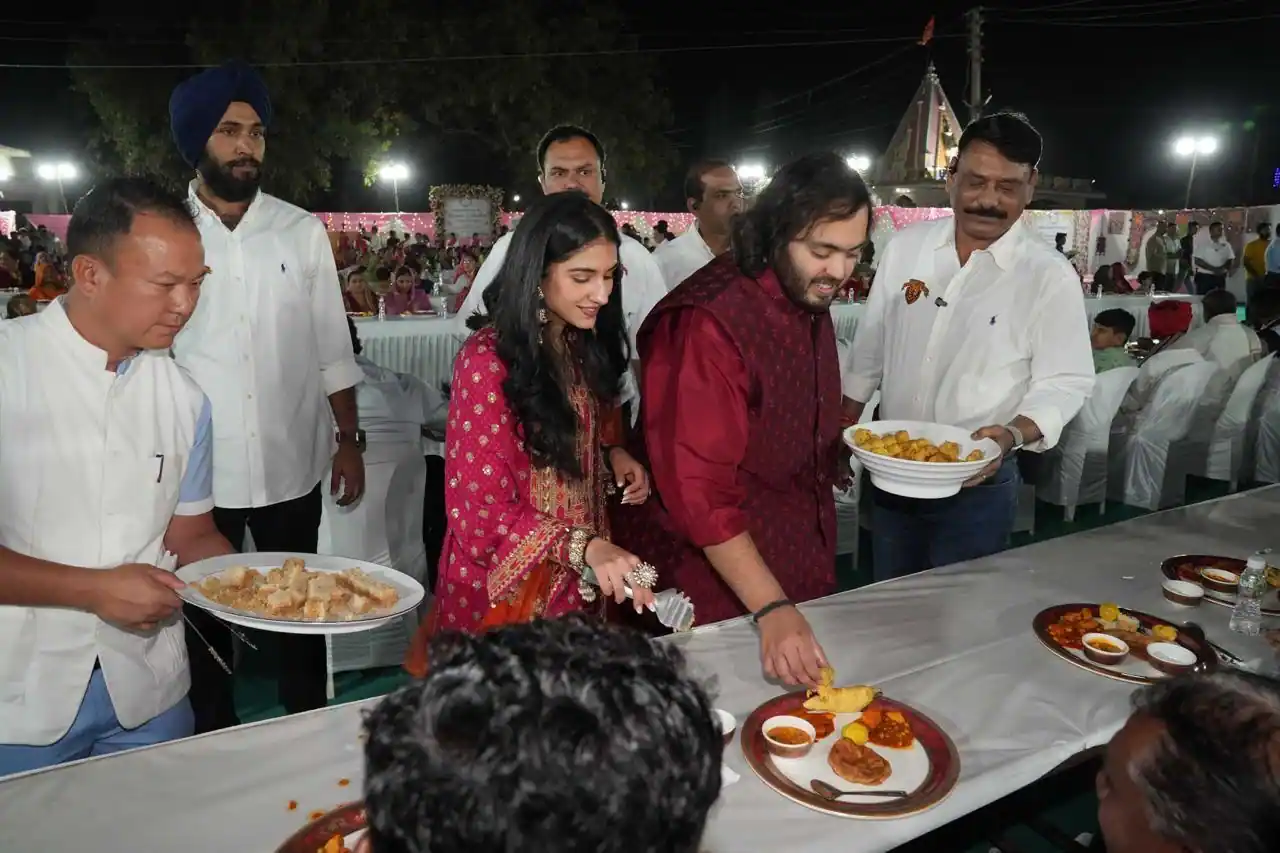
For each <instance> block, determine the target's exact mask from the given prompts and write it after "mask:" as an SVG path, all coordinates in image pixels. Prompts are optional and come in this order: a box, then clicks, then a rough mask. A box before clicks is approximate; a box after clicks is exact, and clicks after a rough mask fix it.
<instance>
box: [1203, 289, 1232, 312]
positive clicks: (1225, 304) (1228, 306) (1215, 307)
mask: <svg viewBox="0 0 1280 853" xmlns="http://www.w3.org/2000/svg"><path fill="white" fill-rule="evenodd" d="M1239 305H1240V301H1239V300H1238V299H1236V295H1235V294H1234V293H1232V292H1231V291H1230V290H1227V289H1226V288H1224V287H1215V288H1214V289H1213V290H1210V291H1209V292H1208V293H1206V294H1205V295H1204V300H1203V302H1202V307H1203V308H1204V318H1205V320H1212V319H1213V318H1214V317H1221V316H1224V315H1226V316H1230V317H1234V316H1235V314H1236V308H1238V307H1239Z"/></svg>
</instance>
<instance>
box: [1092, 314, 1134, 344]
mask: <svg viewBox="0 0 1280 853" xmlns="http://www.w3.org/2000/svg"><path fill="white" fill-rule="evenodd" d="M1135 325H1137V321H1136V320H1134V319H1133V315H1132V314H1130V313H1129V312H1128V311H1126V310H1124V309H1123V308H1108V309H1107V310H1106V311H1099V312H1098V316H1096V317H1094V318H1093V328H1092V329H1091V330H1090V332H1089V340H1090V342H1091V343H1092V344H1093V348H1094V349H1098V350H1101V349H1111V348H1113V347H1122V346H1124V345H1125V344H1126V343H1128V341H1129V336H1130V335H1132V334H1133V328H1134V326H1135Z"/></svg>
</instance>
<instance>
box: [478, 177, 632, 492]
mask: <svg viewBox="0 0 1280 853" xmlns="http://www.w3.org/2000/svg"><path fill="white" fill-rule="evenodd" d="M601 237H603V238H604V239H606V240H608V241H609V242H610V243H612V244H613V245H614V246H615V247H618V246H620V245H621V238H619V236H618V226H617V224H616V223H615V222H614V221H613V217H612V216H610V215H609V214H608V213H607V212H606V211H605V210H604V208H602V207H600V206H599V205H598V204H596V203H594V202H593V201H591V199H589V198H587V196H586V195H584V194H583V193H580V192H577V191H568V192H560V193H554V194H552V195H548V196H544V197H543V198H541V199H539V200H538V201H536V202H534V203H533V204H532V205H530V207H529V210H528V212H527V213H525V215H524V217H523V218H522V219H521V220H520V227H518V228H517V229H516V230H515V235H514V236H513V237H512V238H511V245H510V247H509V248H508V249H507V256H506V259H505V260H504V261H503V263H502V268H501V269H500V270H499V271H498V275H497V276H496V277H495V278H494V280H493V283H492V284H490V285H489V287H488V288H486V289H485V292H484V311H485V313H484V314H483V315H477V316H475V317H472V318H470V319H469V320H468V325H470V326H472V328H482V327H483V326H486V325H490V326H493V328H494V330H495V332H496V333H497V352H498V357H499V358H501V359H502V362H503V364H504V365H506V368H507V378H506V380H505V381H504V382H503V383H502V392H503V394H504V395H505V396H506V398H507V404H508V405H509V406H510V407H511V411H512V412H513V413H515V416H516V420H517V422H518V428H519V430H520V432H521V435H522V437H523V438H524V441H525V445H526V447H527V448H528V450H529V454H530V455H531V456H532V457H533V459H534V461H535V463H537V464H539V465H546V466H550V467H553V468H556V469H558V470H560V471H562V472H564V473H565V474H567V475H569V476H571V477H580V476H582V463H581V461H580V460H579V459H578V445H577V437H578V430H579V428H580V425H579V423H578V415H577V413H576V412H575V411H574V408H573V405H572V404H571V403H570V402H569V394H568V389H567V388H566V387H565V386H564V384H563V375H562V371H561V370H559V369H558V368H557V366H556V364H557V361H556V360H557V356H556V354H555V351H554V349H553V341H551V340H550V339H549V338H547V339H545V340H542V338H543V334H542V324H541V323H539V322H538V309H539V308H540V307H541V305H542V300H541V299H540V298H539V296H538V289H539V288H540V287H541V286H542V282H543V279H544V278H545V277H546V274H547V271H548V269H550V267H551V265H552V264H555V263H560V262H562V261H565V260H567V259H568V258H569V257H571V256H572V255H574V254H576V253H577V252H579V251H581V249H582V248H583V247H584V246H586V245H587V244H588V243H590V242H591V241H593V240H597V239H599V238H601ZM622 278H623V276H622V264H621V262H619V264H618V270H617V272H616V273H615V275H614V280H613V292H612V293H611V294H610V296H609V301H608V302H607V303H606V304H605V306H604V307H603V308H602V309H601V310H600V313H599V315H598V318H597V320H596V327H595V328H594V329H591V330H589V331H583V330H581V329H572V330H566V333H565V337H566V341H565V343H566V344H567V349H568V353H569V357H570V358H571V359H573V361H574V362H575V363H576V365H577V367H578V369H579V370H580V371H581V374H582V377H583V380H584V381H585V382H586V384H587V387H588V388H589V389H590V390H591V392H592V393H593V394H595V396H596V398H597V399H599V400H602V401H607V402H613V401H614V400H616V399H617V397H618V394H619V392H620V390H621V384H622V376H623V374H624V373H626V370H627V364H628V362H629V360H630V358H631V349H630V345H629V344H628V342H627V331H626V324H625V321H624V319H623V315H622V287H623V281H622Z"/></svg>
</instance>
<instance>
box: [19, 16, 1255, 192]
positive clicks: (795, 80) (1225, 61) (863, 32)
mask: <svg viewBox="0 0 1280 853" xmlns="http://www.w3.org/2000/svg"><path fill="white" fill-rule="evenodd" d="M478 1H479V2H483V0H478ZM619 3H620V5H621V7H622V8H623V10H624V11H625V12H626V14H627V16H628V18H629V20H630V21H631V25H630V27H629V32H631V33H632V34H634V35H636V36H638V37H639V43H640V45H641V47H642V48H645V49H649V50H653V51H655V52H656V54H657V59H658V64H659V66H660V68H661V77H660V79H659V84H660V86H661V87H662V88H663V89H664V90H665V91H666V92H667V95H668V97H669V98H670V100H671V103H672V106H673V112H674V121H673V123H672V127H671V128H670V129H669V134H670V137H671V139H672V141H673V142H674V143H675V144H676V146H677V148H678V150H679V151H680V154H681V156H682V159H683V160H684V161H685V162H688V161H691V160H693V159H696V158H698V157H700V156H725V157H729V158H731V159H734V160H746V159H750V160H754V161H760V162H765V163H772V164H777V163H781V162H785V161H786V160H787V159H789V158H791V157H794V156H797V155H799V154H802V153H805V152H806V151H811V150H817V149H823V148H829V149H835V150H838V151H841V152H845V153H868V154H871V155H873V156H876V155H879V154H880V153H881V152H882V151H883V149H884V147H885V146H886V145H887V144H888V141H889V138H890V136H891V135H892V133H893V130H894V127H895V126H896V124H897V122H898V120H899V119H900V118H901V116H902V114H903V112H904V111H905V110H906V108H907V105H908V102H909V99H910V98H911V95H912V94H913V92H914V91H915V89H916V86H917V85H918V84H919V82H920V78H921V76H922V75H923V73H924V70H925V67H926V64H927V63H928V62H929V61H930V59H932V61H933V62H934V63H935V64H936V66H937V68H938V72H939V75H940V76H941V79H942V82H943V85H944V87H945V89H946V91H947V94H948V96H949V97H950V99H951V102H952V105H953V106H954V107H955V109H956V111H957V112H958V113H959V115H960V116H961V118H962V119H967V117H968V114H969V112H968V109H967V107H966V106H965V105H964V102H965V100H966V94H967V93H966V91H965V86H966V81H967V73H966V72H967V67H968V62H967V59H966V57H965V38H964V26H965V25H964V21H963V13H964V10H965V9H966V8H967V7H968V4H962V3H927V2H911V0H900V2H893V3H884V4H857V3H842V4H831V5H829V6H828V5H826V4H816V3H799V4H795V3H786V4H779V5H778V6H777V7H775V8H773V9H769V10H765V11H751V10H749V9H747V8H745V7H746V6H747V4H743V3H741V2H737V3H728V2H699V0H685V2H680V3H661V2H654V0H619ZM866 5H871V6H874V7H875V9H876V11H874V12H871V11H866V10H863V9H862V8H860V7H864V6H866ZM352 6H353V7H355V6H356V2H355V0H352ZM819 6H821V7H822V8H821V9H819V8H818V7H819ZM752 7H753V8H754V7H755V4H752ZM11 8H12V7H11ZM47 8H48V11H47V12H44V13H42V14H44V15H45V17H42V18H39V19H36V18H35V17H34V15H35V14H36V13H33V17H32V18H29V19H26V20H20V19H17V18H15V17H14V16H15V15H16V14H17V13H15V12H6V13H4V14H6V15H7V16H9V19H8V20H4V21H3V28H2V29H0V50H2V51H3V54H2V55H0V64H8V65H18V66H22V65H30V64H59V63H62V62H63V61H64V57H65V52H66V48H67V44H66V39H67V33H68V32H71V31H73V30H74V27H75V24H76V23H77V22H76V21H75V20H73V19H72V18H70V17H69V16H70V15H73V14H74V12H71V11H69V10H59V9H58V8H57V7H56V6H54V7H47ZM112 8H113V10H116V14H117V17H121V16H122V17H123V18H124V19H126V20H128V19H129V18H130V16H140V15H147V16H150V15H152V14H153V13H154V12H155V11H156V10H153V9H150V8H144V6H143V5H142V4H138V3H128V2H117V3H114V4H113V5H112ZM406 8H410V7H406ZM760 8H761V9H763V8H764V6H763V4H760ZM1274 9H1275V6H1273V5H1267V4H1259V3H1257V2H1243V0H1217V2H1215V3H1206V2H1204V0H1148V2H1138V0H1119V2H1108V0H1074V2H1071V0H1061V1H1060V2H1034V0H1032V1H1031V2H1024V3H1014V2H1004V3H1001V4H999V5H998V6H996V7H990V6H988V7H984V10H985V16H986V24H985V27H984V43H985V50H984V55H985V62H984V67H983V88H984V90H985V92H986V93H987V94H990V95H991V99H990V102H989V109H990V108H1012V109H1018V110H1021V111H1023V112H1025V113H1026V114H1027V115H1028V116H1029V117H1030V119H1031V121H1032V122H1033V123H1034V124H1035V125H1036V126H1037V127H1038V128H1039V129H1040V131H1041V133H1042V134H1043V135H1044V137H1045V159H1044V162H1043V164H1042V168H1043V169H1044V170H1045V171H1047V172H1049V173H1052V174H1056V175H1064V176H1071V177H1081V178H1093V179H1095V180H1096V181H1097V186H1098V187H1099V188H1101V189H1102V190H1103V191H1104V192H1106V193H1107V196H1108V201H1107V204H1108V205H1109V206H1112V207H1150V208H1156V207H1179V206H1181V202H1182V197H1183V193H1184V191H1185V188H1186V177H1187V164H1186V162H1185V161H1179V160H1177V159H1176V158H1174V157H1173V155H1172V153H1171V149H1172V141H1173V139H1174V138H1176V137H1177V136H1179V135H1181V134H1184V133H1188V132H1191V133H1197V134H1199V133H1213V134H1215V135H1217V136H1218V137H1219V139H1220V142H1221V147H1220V149H1219V152H1218V153H1217V154H1216V155H1214V156H1213V157H1212V158H1209V159H1207V160H1202V161H1201V163H1200V166H1199V168H1198V171H1197V177H1196V185H1195V194H1194V197H1193V203H1194V204H1196V205H1201V206H1208V205H1237V204H1245V203H1250V204H1265V203H1270V204H1280V190H1277V189H1275V188H1273V178H1274V175H1275V173H1276V170H1277V168H1280V73H1272V74H1271V75H1270V76H1268V75H1267V74H1266V73H1264V71H1263V70H1262V69H1266V68H1267V67H1269V65H1268V60H1267V57H1269V56H1270V55H1271V53H1270V52H1271V51H1273V50H1274V49H1275V46H1274V33H1276V32H1280V12H1277V11H1273V10H1274ZM931 15H932V16H936V19H937V25H936V29H935V41H934V43H933V44H932V45H931V46H930V47H929V48H922V47H919V46H918V45H916V44H914V42H915V41H916V40H918V39H919V37H920V35H921V31H922V30H923V28H924V26H925V23H926V22H927V21H928V19H929V18H930V16H931ZM1268 34H1271V35H1268ZM476 39H477V49H482V47H483V33H477V34H476ZM708 48H710V49H708ZM152 54H153V52H152V51H150V50H149V49H148V47H147V46H146V45H128V44H126V45H122V46H121V48H120V60H119V61H120V62H121V63H131V64H132V63H139V64H142V63H146V62H148V61H150V60H149V58H148V57H149V56H150V55H152ZM565 61H566V62H572V61H573V60H572V59H567V60H565ZM388 70H390V69H388ZM144 73H145V72H144ZM69 84H70V81H69V78H68V75H67V74H66V72H65V71H63V70H57V69H54V70H38V69H30V68H21V67H5V68H0V115H2V116H3V117H4V118H3V120H2V129H0V144H3V145H10V146H14V147H18V148H26V149H29V150H32V151H33V152H40V153H44V154H47V155H50V156H57V155H65V156H69V157H71V158H73V159H74V158H75V156H76V154H77V152H80V151H82V150H83V142H82V140H83V138H84V128H85V126H86V120H87V106H86V105H85V104H84V103H82V101H81V99H80V98H79V96H77V95H76V94H74V93H72V92H70V91H69ZM619 95H620V97H622V96H625V93H619ZM157 108H158V109H164V105H163V104H161V105H158V107H157ZM417 144H418V143H415V141H414V140H401V141H400V142H398V143H397V153H401V154H403V156H405V158H406V159H410V160H414V159H421V158H422V157H423V156H424V155H425V151H415V150H413V149H414V147H415V145H417ZM421 147H422V148H423V149H426V148H428V147H429V148H430V152H431V153H430V157H431V167H430V170H429V173H428V174H427V175H425V176H424V177H426V178H428V179H429V181H430V182H436V183H444V182H462V181H468V182H471V181H475V182H479V181H484V180H486V175H492V178H490V179H493V180H497V179H501V178H502V177H503V174H504V173H503V170H502V169H500V168H499V167H498V166H496V165H494V164H490V163H487V162H486V161H485V159H484V158H483V157H481V158H479V159H477V157H476V155H475V154H474V148H472V153H470V155H469V156H464V155H463V154H462V153H461V152H458V151H450V150H449V149H448V147H447V146H439V145H430V146H428V145H427V143H425V142H424V143H422V144H421ZM415 155H417V156H416V157H415ZM269 158H270V151H269V150H268V168H269V166H270V163H269ZM674 173H675V169H674V166H673V179H672V190H671V192H669V193H667V194H665V195H664V196H662V197H657V198H651V199H638V200H636V201H634V202H633V205H635V206H640V205H641V204H644V203H645V202H647V204H648V205H652V206H659V207H662V208H663V209H667V210H671V209H680V208H682V207H683V204H682V202H681V199H680V192H679V188H678V181H677V179H676V178H675V177H674ZM383 195H385V193H380V192H378V191H377V190H376V189H374V190H365V189H364V188H362V187H360V185H359V182H358V180H356V179H355V178H354V176H352V175H343V176H339V180H338V181H337V183H336V185H335V191H334V193H333V194H332V197H331V198H330V199H328V200H327V201H328V202H329V205H330V206H332V207H333V208H334V209H350V210H357V209H380V208H385V207H386V206H387V199H385V198H382V196H383ZM401 195H402V206H403V208H404V209H406V210H412V209H423V208H425V206H426V199H425V190H424V188H422V187H418V188H413V187H410V188H404V189H402V193H401Z"/></svg>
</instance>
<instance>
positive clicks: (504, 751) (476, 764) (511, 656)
mask: <svg viewBox="0 0 1280 853" xmlns="http://www.w3.org/2000/svg"><path fill="white" fill-rule="evenodd" d="M524 227H525V226H524V225H521V226H520V229H518V230H523V229H524ZM429 656H430V661H431V666H430V670H429V671H428V673H427V676H426V677H425V678H424V679H422V680H421V681H416V682H414V683H412V684H410V685H408V686H406V687H404V688H401V689H400V690H399V691H397V692H395V693H393V694H391V695H390V696H388V697H387V698H386V699H384V700H383V701H382V702H381V703H380V704H379V705H378V706H377V707H376V708H374V709H373V711H372V712H371V713H370V714H369V716H368V718H367V719H366V722H365V728H366V731H367V738H366V740H365V746H364V752H365V792H364V794H365V808H366V811H367V813H368V823H369V831H368V834H367V835H366V837H365V839H364V840H363V841H362V842H361V845H360V846H359V847H357V853H476V851H520V853H579V851H581V853H695V851H697V850H698V845H699V842H700V840H701V838H702V833H703V828H704V826H705V825H706V820H707V813H708V811H709V810H710V809H711V806H712V804H714V803H715V801H716V798H717V797H718V796H719V794H720V759H721V753H722V751H723V742H722V740H721V734H720V730H719V727H718V726H717V724H716V721H715V720H714V718H713V716H712V710H711V703H710V702H709V701H708V699H707V696H706V694H705V693H704V692H703V691H702V689H701V687H699V686H698V684H697V683H696V682H695V681H694V680H693V678H692V677H691V676H690V675H689V673H688V671H687V669H686V666H685V663H684V659H683V656H682V655H681V653H680V652H679V650H677V649H675V648H673V647H671V646H669V645H666V644H658V643H653V642H651V641H650V640H649V639H648V638H646V637H644V636H642V635H641V634H639V633H636V632H633V631H630V630H627V629H622V628H617V627H611V626H607V625H603V624H600V623H597V622H592V621H588V620H586V619H584V618H581V617H577V616H571V617H567V618H564V619H557V620H550V621H537V622H531V623H525V624H521V625H514V626H510V627H504V628H500V629H496V630H491V631H488V632H487V633H484V634H481V635H478V636H470V635H462V634H445V635H441V636H439V637H437V638H436V639H435V640H434V641H433V642H432V646H431V650H430V652H429Z"/></svg>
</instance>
